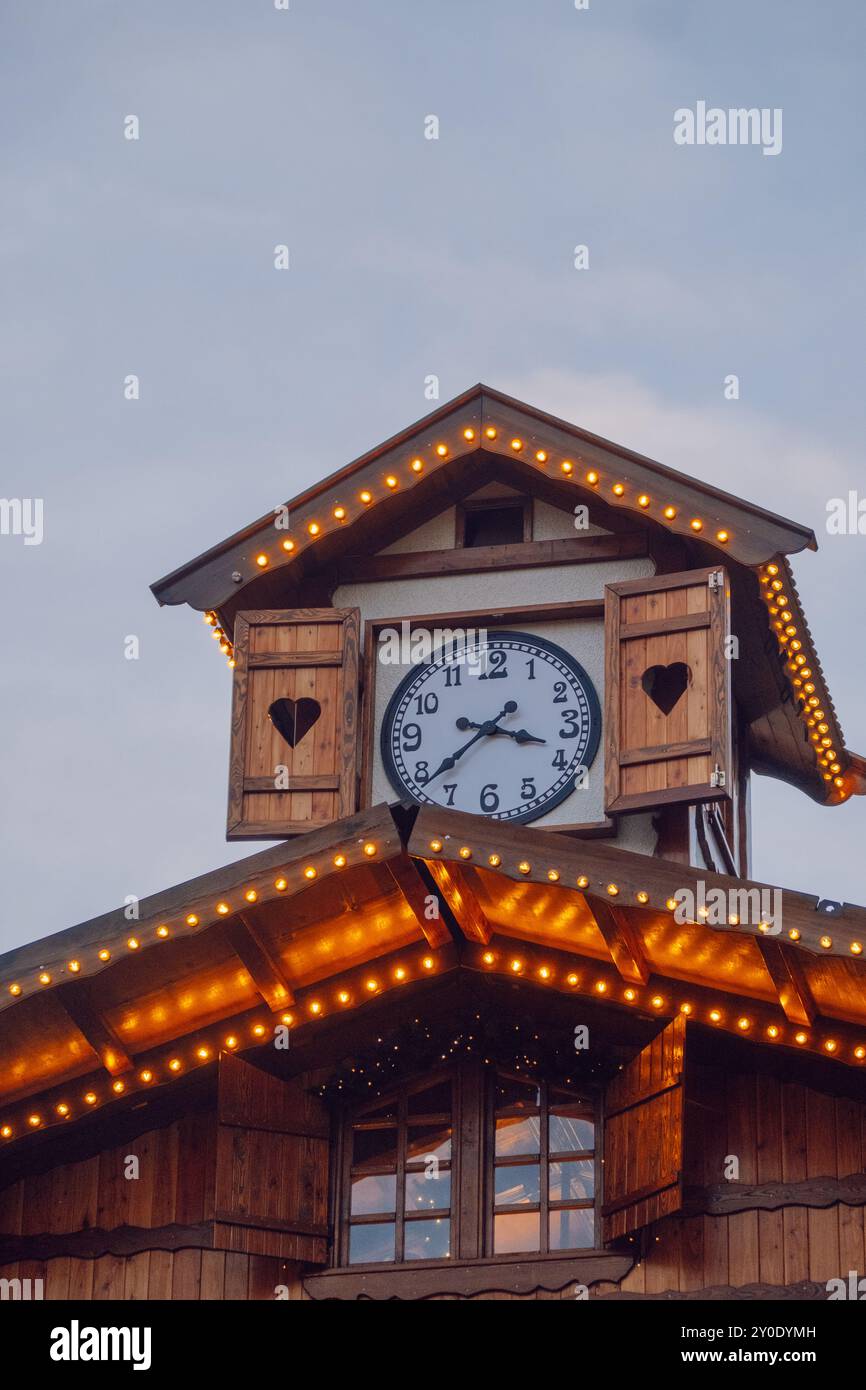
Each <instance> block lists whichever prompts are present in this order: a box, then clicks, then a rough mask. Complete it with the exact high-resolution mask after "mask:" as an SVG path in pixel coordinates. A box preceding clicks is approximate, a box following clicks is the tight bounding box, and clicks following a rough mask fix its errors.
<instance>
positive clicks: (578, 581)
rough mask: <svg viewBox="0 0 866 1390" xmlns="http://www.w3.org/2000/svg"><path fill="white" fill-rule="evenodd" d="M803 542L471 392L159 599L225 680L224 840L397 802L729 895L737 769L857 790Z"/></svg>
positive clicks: (823, 794) (740, 870) (741, 774)
mask: <svg viewBox="0 0 866 1390" xmlns="http://www.w3.org/2000/svg"><path fill="white" fill-rule="evenodd" d="M814 545H815V540H814V536H813V534H812V532H811V531H809V530H808V529H806V528H804V527H802V526H799V525H797V524H796V523H794V522H789V521H786V520H785V519H784V518H781V517H779V516H776V515H771V514H769V513H767V512H764V511H763V510H761V509H760V508H757V507H754V506H752V505H751V504H750V503H747V502H744V501H741V500H739V499H737V498H734V497H732V496H730V495H728V494H727V493H724V492H722V491H719V490H718V489H716V488H713V487H710V486H709V485H707V484H706V483H703V482H700V481H698V480H696V479H693V478H689V477H687V476H685V475H683V474H679V473H675V472H674V471H672V470H671V469H669V468H667V467H665V466H663V465H661V464H658V463H655V462H653V461H652V460H650V459H647V458H644V457H643V456H641V455H639V454H636V453H634V452H632V451H631V450H628V449H625V448H622V447H621V446H619V445H615V444H612V443H610V442H609V441H606V440H603V439H599V438H598V437H596V436H593V435H591V434H588V433H587V432H586V431H584V430H581V429H579V428H577V427H576V426H574V425H571V424H568V423H566V422H564V421H562V420H558V419H555V418H553V417H551V416H549V415H546V414H544V413H542V412H540V411H538V410H535V409H534V408H532V407H530V406H527V405H524V404H522V403H520V402H518V401H515V400H513V399H511V398H509V397H507V396H504V395H502V394H500V393H499V392H496V391H492V390H490V389H489V388H487V387H482V386H478V387H475V388H473V389H472V390H470V391H467V392H466V393H465V394H464V395H462V396H460V397H458V398H457V399H456V400H454V401H451V402H450V403H449V404H447V405H445V406H443V407H442V408H441V409H439V410H437V411H436V412H435V413H434V414H432V415H430V416H428V417H426V418H425V419H423V420H421V421H419V422H418V423H417V424H415V425H412V426H410V427H409V428H408V429H405V430H403V431H402V432H401V433H400V434H398V435H396V436H394V437H393V438H391V439H389V440H387V441H386V442H385V443H383V444H381V445H379V446H378V447H377V448H375V449H373V450H371V451H370V452H368V453H366V454H364V455H362V456H361V457H360V458H359V459H357V460H355V462H353V463H351V464H349V465H347V466H346V467H344V468H342V469H341V470H340V471H338V472H337V473H335V474H332V475H331V477H329V478H326V479H324V480H323V481H322V482H320V483H318V484H316V485H315V486H314V487H311V488H309V489H308V490H307V491H306V492H304V493H302V494H301V495H300V496H298V497H296V498H294V499H293V500H292V501H290V502H289V503H287V504H285V505H283V506H279V507H277V508H275V510H274V512H273V513H272V514H269V515H268V516H266V517H263V518H261V519H260V520H259V521H258V522H255V523H253V524H252V525H251V526H247V527H246V528H245V529H244V530H243V531H241V532H238V533H237V534H236V535H235V536H232V537H229V538H228V539H227V540H226V541H224V542H222V543H221V544H220V545H218V546H216V547H214V549H212V550H210V551H208V552H207V553H206V554H205V555H203V556H202V557H201V558H200V559H198V560H196V561H193V562H192V563H191V564H188V565H186V566H184V567H183V568H182V569H180V570H178V571H176V572H175V573H174V574H172V575H169V576H168V577H167V578H165V579H163V580H161V581H160V582H159V583H157V584H156V585H154V592H155V594H156V596H157V598H158V600H159V602H160V603H182V602H186V603H188V604H190V605H191V606H192V607H194V608H197V609H199V610H201V611H202V612H203V613H204V616H205V619H206V621H207V622H208V624H209V625H210V626H211V628H212V631H213V634H214V636H215V638H216V639H217V641H218V644H219V648H220V650H221V651H222V652H223V654H224V655H225V656H226V657H227V659H228V664H229V666H230V667H231V669H232V673H233V682H234V692H233V704H232V727H231V737H230V768H229V798H228V826H227V834H228V838H229V839H242V838H247V839H274V840H276V839H281V838H287V837H293V836H297V835H299V834H304V833H305V832H307V831H310V830H313V829H315V828H317V827H321V826H325V825H328V824H330V823H332V822H335V821H338V820H340V819H341V818H344V817H346V816H350V815H352V814H353V813H355V812H357V811H363V810H365V809H366V808H370V807H372V806H374V805H380V804H383V803H387V804H391V805H395V804H398V803H399V804H402V805H404V806H405V807H407V808H408V810H409V811H410V812H411V811H412V808H418V807H422V806H432V807H439V808H441V809H442V810H443V811H448V810H450V811H454V812H463V813H468V814H472V815H481V816H485V817H488V818H490V819H491V820H493V821H500V822H512V823H515V824H526V823H532V825H533V827H534V828H536V829H540V830H547V831H554V832H558V833H559V834H565V835H568V836H571V837H573V838H575V839H581V838H592V839H604V840H607V841H609V842H610V843H611V844H612V845H614V846H616V847H618V848H621V849H627V850H631V851H633V852H637V853H639V854H642V855H646V856H650V857H656V856H663V857H665V858H667V859H669V860H671V859H673V860H679V861H680V862H683V863H688V864H691V865H693V866H697V867H705V868H707V869H713V870H716V871H719V872H727V873H737V874H741V875H744V874H746V873H748V872H749V778H750V773H751V772H752V771H753V770H757V771H760V772H762V773H765V774H769V775H771V776H775V777H780V778H782V779H784V780H786V781H788V782H791V783H793V784H794V785H796V786H798V787H799V788H800V789H801V790H803V791H805V792H806V793H807V794H808V795H809V796H811V797H813V798H815V799H817V800H819V801H824V802H833V801H837V800H840V799H845V797H846V796H847V795H848V794H849V793H850V791H851V790H852V787H853V783H852V782H851V776H852V773H856V766H855V764H854V763H853V762H852V760H851V758H849V756H848V755H847V754H846V753H845V751H844V746H843V742H842V737H841V734H840V732H839V730H838V727H837V725H836V722H835V715H834V713H833V709H832V704H831V702H830V700H829V698H828V696H827V693H826V690H825V688H824V684H823V677H822V674H821V670H820V666H819V664H818V660H817V656H816V655H815V653H814V651H813V649H812V646H811V639H810V637H809V633H808V629H807V627H806V625H805V622H804V620H803V618H802V614H801V612H800V609H799V600H798V597H797V594H796V590H795V588H794V584H793V579H792V576H791V574H790V570H789V568H788V563H787V559H786V556H787V555H788V554H790V553H793V552H796V551H799V550H801V549H803V548H805V547H807V546H808V547H814ZM858 775H859V774H858ZM846 776H847V778H848V781H847V782H846Z"/></svg>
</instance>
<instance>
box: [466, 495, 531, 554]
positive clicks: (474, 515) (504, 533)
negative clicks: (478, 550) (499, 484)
mask: <svg viewBox="0 0 866 1390" xmlns="http://www.w3.org/2000/svg"><path fill="white" fill-rule="evenodd" d="M459 520H460V522H461V523H462V524H461V525H460V526H459V527H458V535H457V544H458V545H463V546H465V547H467V548H475V547H477V546H481V545H519V544H521V543H522V542H523V541H528V540H531V539H532V525H531V518H530V511H529V503H528V499H527V498H524V497H518V498H512V497H508V498H503V499H502V500H501V501H499V500H498V499H496V500H492V499H491V500H490V501H485V502H479V503H467V504H464V506H463V508H462V509H461V513H460V516H459Z"/></svg>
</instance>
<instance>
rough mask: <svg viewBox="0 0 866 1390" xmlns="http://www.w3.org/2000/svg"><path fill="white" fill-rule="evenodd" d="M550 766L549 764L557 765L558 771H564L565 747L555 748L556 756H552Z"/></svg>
mask: <svg viewBox="0 0 866 1390" xmlns="http://www.w3.org/2000/svg"><path fill="white" fill-rule="evenodd" d="M550 766H551V767H558V768H559V770H560V772H564V771H565V769H566V766H567V764H566V761H565V749H564V748H557V750H556V757H555V758H554V760H553V762H552V763H551V764H550Z"/></svg>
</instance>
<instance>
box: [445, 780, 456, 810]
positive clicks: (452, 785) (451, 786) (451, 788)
mask: <svg viewBox="0 0 866 1390" xmlns="http://www.w3.org/2000/svg"><path fill="white" fill-rule="evenodd" d="M442 790H443V792H447V793H448V800H447V801H446V803H445V805H446V806H453V805H454V793H455V792H456V790H457V783H456V782H443V783H442Z"/></svg>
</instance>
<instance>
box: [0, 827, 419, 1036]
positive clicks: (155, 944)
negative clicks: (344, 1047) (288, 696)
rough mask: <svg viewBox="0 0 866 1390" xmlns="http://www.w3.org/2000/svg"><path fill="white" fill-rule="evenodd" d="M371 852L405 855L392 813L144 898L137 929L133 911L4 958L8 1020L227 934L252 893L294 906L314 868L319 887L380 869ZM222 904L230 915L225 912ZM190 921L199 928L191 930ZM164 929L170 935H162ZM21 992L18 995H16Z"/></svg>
mask: <svg viewBox="0 0 866 1390" xmlns="http://www.w3.org/2000/svg"><path fill="white" fill-rule="evenodd" d="M365 844H374V845H375V847H376V855H375V861H376V863H387V862H388V861H389V860H390V859H393V858H395V857H397V856H399V855H400V854H401V853H402V844H401V841H400V835H399V833H398V830H397V827H396V825H395V824H394V820H393V817H392V816H391V813H390V811H389V809H388V807H387V806H386V805H384V804H380V805H377V806H374V807H372V808H371V809H370V810H368V811H362V812H359V813H358V814H357V815H354V816H349V817H347V818H345V819H344V820H342V821H336V822H334V823H333V824H332V825H329V826H326V827H324V828H323V829H321V830H314V831H310V832H309V833H308V834H306V835H304V836H302V837H299V838H297V839H294V840H289V841H286V842H283V843H281V844H279V845H275V846H273V847H271V848H269V849H266V850H262V851H260V852H259V853H258V854H253V855H250V856H248V857H247V858H245V859H240V860H236V861H235V862H234V863H232V864H229V865H226V866H225V867H224V868H221V869H216V870H214V871H212V872H210V873H206V874H202V875H200V876H198V877H197V878H194V879H190V880H188V881H187V882H186V883H181V884H178V885H176V886H174V887H172V888H169V889H167V890H165V891H164V892H161V893H157V894H154V895H152V896H150V897H147V898H142V899H141V901H140V903H139V905H138V908H139V915H138V917H137V918H136V919H135V920H133V921H130V920H129V919H128V918H127V916H126V913H125V909H123V908H118V909H116V910H115V911H113V912H108V913H104V914H103V915H102V916H100V917H94V918H92V919H91V920H89V921H87V922H82V923H80V924H79V925H78V926H75V927H69V928H67V929H66V930H65V931H60V932H55V933H54V934H53V935H52V936H48V937H43V938H41V939H40V940H38V941H33V942H28V943H27V944H26V945H24V946H19V947H17V948H15V949H14V950H11V951H7V952H5V953H4V954H3V955H0V1017H2V1015H3V1013H4V1012H5V1011H8V1010H10V1009H12V1010H14V1008H15V1006H16V1005H17V1004H18V1003H19V1002H20V1001H21V1000H23V999H25V998H29V997H32V996H34V995H44V994H48V993H52V992H53V991H55V990H57V989H59V988H61V987H62V986H64V985H66V984H68V983H70V982H79V981H82V980H87V981H92V980H94V979H96V978H98V976H100V975H101V974H103V973H104V972H106V971H110V970H112V969H113V968H115V967H116V966H117V965H118V964H119V963H120V962H121V961H124V962H129V961H130V959H131V958H132V957H134V958H135V960H136V962H139V963H140V968H142V969H143V968H144V966H145V963H146V962H147V960H148V959H149V958H150V956H151V953H152V952H155V951H158V949H159V948H160V946H162V945H164V943H166V942H168V941H171V940H176V939H178V938H179V937H180V938H183V939H186V940H189V939H191V938H193V937H198V936H201V935H202V934H206V933H208V932H209V931H211V930H212V929H214V928H216V927H218V926H219V927H222V926H224V925H225V923H226V922H227V921H228V919H229V917H230V916H235V915H236V914H238V913H244V912H247V911H249V910H251V908H252V904H251V903H250V902H249V901H248V900H247V899H246V897H245V894H246V893H247V892H252V893H255V895H256V898H255V906H256V907H260V906H262V905H263V904H266V903H268V902H273V901H288V900H290V899H291V898H292V897H293V896H295V895H296V894H299V893H301V892H303V891H305V890H306V889H308V888H309V887H310V882H311V880H310V879H308V878H306V877H305V875H304V870H306V869H307V868H312V869H314V870H315V874H316V881H317V882H320V881H321V880H322V879H324V878H327V877H328V876H329V875H334V876H346V875H349V876H351V873H352V869H353V868H357V867H360V866H361V865H367V864H369V863H371V862H372V860H371V859H370V858H369V857H368V856H367V855H365V852H364V845H365ZM335 850H339V851H340V853H342V854H343V855H345V858H346V863H345V866H343V867H341V868H337V867H335V865H334V862H333V859H334V851H335ZM281 877H284V878H285V880H286V887H285V889H283V890H278V889H277V888H276V887H275V883H276V881H277V880H278V879H280V878H281ZM221 902H222V903H225V904H226V906H227V907H228V908H229V909H230V911H229V913H220V912H218V911H217V904H218V903H221ZM190 916H194V917H195V918H196V919H197V920H196V921H195V922H194V923H189V922H188V921H187V919H188V918H189V917H190ZM161 927H163V928H166V929H167V934H166V933H160V932H159V929H160V928H161ZM130 941H135V942H136V945H135V947H130V945H129V942H130ZM100 952H103V953H107V958H104V959H103V958H100V954H99V953H100ZM71 962H77V964H78V966H79V968H78V970H72V969H70V963H71ZM43 974H45V975H47V976H48V977H49V982H48V983H47V984H44V985H43V984H41V983H40V980H39V977H40V975H43ZM16 988H17V991H18V992H17V993H13V992H12V991H13V989H16Z"/></svg>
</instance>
